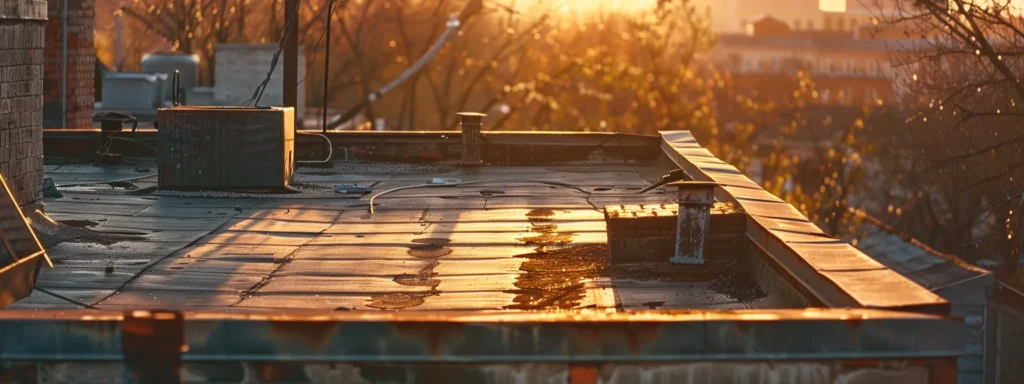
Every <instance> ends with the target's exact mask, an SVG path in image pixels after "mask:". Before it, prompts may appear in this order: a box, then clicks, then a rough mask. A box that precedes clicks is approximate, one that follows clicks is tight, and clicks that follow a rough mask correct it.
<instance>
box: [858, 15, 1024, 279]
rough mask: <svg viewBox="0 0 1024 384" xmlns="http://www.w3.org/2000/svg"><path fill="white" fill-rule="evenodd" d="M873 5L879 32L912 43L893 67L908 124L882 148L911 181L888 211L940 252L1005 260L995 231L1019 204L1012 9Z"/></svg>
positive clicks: (1023, 23)
mask: <svg viewBox="0 0 1024 384" xmlns="http://www.w3.org/2000/svg"><path fill="white" fill-rule="evenodd" d="M877 5H878V7H877V9H878V10H879V12H878V18H879V20H880V21H881V23H880V30H881V31H890V32H891V31H896V32H902V33H903V34H904V35H906V36H908V37H911V38H913V43H910V44H904V45H901V46H898V47H895V48H897V53H896V54H895V55H894V57H893V63H894V66H895V67H896V68H897V69H898V71H899V74H900V83H899V85H900V86H901V88H902V89H903V92H904V93H903V94H904V96H905V97H904V104H905V107H906V108H907V109H908V110H909V111H911V115H912V117H911V118H910V119H909V120H908V121H907V124H906V126H905V127H902V130H903V131H904V132H906V135H904V137H903V140H897V141H893V142H892V143H891V146H892V147H891V149H892V150H893V151H892V153H896V154H899V155H900V157H901V158H899V159H894V161H892V162H891V164H897V165H900V167H898V168H897V169H896V170H895V171H894V173H896V174H897V177H902V178H905V179H907V180H914V181H913V183H902V184H901V186H900V187H901V189H902V190H900V191H899V193H895V194H894V195H898V200H902V201H901V202H898V203H897V204H896V207H897V208H896V210H899V211H903V212H907V216H906V217H905V218H904V219H903V220H902V221H903V222H904V223H907V224H909V223H915V224H918V225H922V224H923V225H927V226H928V228H929V230H928V231H930V232H931V233H932V235H935V236H938V237H939V239H936V242H939V243H945V244H941V245H939V246H938V247H939V248H940V249H942V250H944V251H946V252H954V253H958V254H960V255H964V254H969V253H980V255H978V256H986V255H987V256H990V257H997V258H1007V257H1008V256H1009V255H1012V254H1013V252H1014V251H1012V249H1013V245H1012V241H1010V240H1009V239H1010V238H1012V233H1010V232H1009V230H1010V228H1009V226H1006V225H1002V224H1003V223H1006V222H1009V219H1010V211H1011V210H1012V209H1013V208H1014V206H1015V204H1017V203H1018V202H1019V201H1020V198H1021V196H1022V195H1024V180H1022V179H1024V106H1022V105H1021V104H1022V103H1024V84H1021V81H1020V74H1021V73H1022V71H1024V49H1021V47H1022V46H1024V19H1022V18H1021V11H1022V9H1021V8H1020V7H1019V6H1018V5H1016V4H1015V3H1012V2H1011V1H1010V0H985V1H974V0H942V1H938V0H934V1H926V0H919V1H915V2H884V4H882V3H878V4H877ZM883 5H884V6H883ZM911 165H912V166H911ZM923 175H924V176H923ZM979 232H981V233H983V236H979V235H978V233H979ZM1004 261H1007V262H1008V264H1013V263H1012V262H1011V260H1008V259H1004Z"/></svg>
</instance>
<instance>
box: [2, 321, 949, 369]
mask: <svg viewBox="0 0 1024 384" xmlns="http://www.w3.org/2000/svg"><path fill="white" fill-rule="evenodd" d="M964 337H966V329H965V327H964V325H963V324H962V323H961V322H958V321H957V320H956V319H954V318H950V317H944V316H937V315H926V314H919V313H906V312H895V311H882V310H872V309H824V308H808V309H792V310H771V311H758V310H744V311H659V312H633V313H621V312H619V313H614V312H600V311H583V312H572V313H567V312H561V313H554V312H547V313H509V312H474V313H466V312H368V313H355V312H351V313H317V312H288V313H282V314H269V315H264V314H231V313H199V312H186V313H177V312H158V311H153V312H150V311H129V312H123V313H122V312H112V311H60V312H58V311H43V312H39V311H0V360H4V361H55V360H62V361H68V360H77V361H121V360H123V359H129V358H132V356H133V355H145V354H147V353H150V354H152V353H165V354H166V353H170V354H172V355H178V356H180V358H181V360H182V361H196V362H203V361H333V362H405V363H433V362H457V363H482V362H488V363H500V362H540V361H543V362H593V363H598V362H657V361H694V360H701V361H709V360H710V361H748V360H755V361H756V360H806V359H815V360H820V359H861V358H871V359H908V358H951V357H956V356H959V355H961V354H963V339H964Z"/></svg>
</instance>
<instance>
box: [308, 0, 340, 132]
mask: <svg viewBox="0 0 1024 384" xmlns="http://www.w3.org/2000/svg"><path fill="white" fill-rule="evenodd" d="M333 10H334V0H328V1H327V30H326V31H324V34H325V35H326V36H325V37H326V38H327V41H326V44H325V45H324V94H323V98H324V110H323V111H321V112H323V120H324V121H323V125H321V127H322V128H323V133H324V134H327V83H328V82H329V80H330V79H331V24H332V23H331V22H332V21H333V20H331V14H332V11H333ZM306 76H309V74H308V73H307V74H306Z"/></svg>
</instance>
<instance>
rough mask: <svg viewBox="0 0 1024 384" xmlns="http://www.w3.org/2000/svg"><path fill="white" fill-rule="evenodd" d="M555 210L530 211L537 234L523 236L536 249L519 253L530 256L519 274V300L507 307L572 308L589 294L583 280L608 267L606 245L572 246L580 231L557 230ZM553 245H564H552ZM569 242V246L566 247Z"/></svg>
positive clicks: (529, 217)
mask: <svg viewBox="0 0 1024 384" xmlns="http://www.w3.org/2000/svg"><path fill="white" fill-rule="evenodd" d="M554 215H555V213H554V211H551V210H549V209H535V210H532V211H530V212H528V213H527V214H526V217H527V218H528V219H529V220H530V225H531V229H530V231H531V232H533V233H535V234H536V235H532V236H525V237H522V238H520V239H519V241H521V242H523V244H524V245H534V246H537V248H536V250H535V251H534V252H533V253H528V254H523V255H518V256H516V257H523V258H526V259H527V260H526V261H524V262H523V264H522V265H521V266H520V267H519V269H520V270H521V271H523V272H525V273H523V274H520V275H519V276H518V277H516V282H515V286H516V288H518V289H516V290H514V291H512V292H510V293H514V294H515V295H516V297H515V298H514V299H513V301H514V302H515V304H513V305H510V306H508V307H506V308H507V309H523V310H533V309H571V308H574V307H576V306H578V305H579V304H580V302H581V301H582V300H583V297H584V296H585V295H586V288H585V287H584V284H583V280H584V279H590V278H594V277H597V276H599V275H600V274H601V272H602V271H604V269H605V256H606V255H607V254H608V247H607V246H605V245H588V246H568V245H569V244H571V243H572V238H573V237H574V236H575V235H576V234H575V233H572V232H557V230H558V226H557V225H555V224H553V223H551V217H552V216H554ZM549 246H560V247H562V248H558V249H548V248H549ZM564 246H567V247H564Z"/></svg>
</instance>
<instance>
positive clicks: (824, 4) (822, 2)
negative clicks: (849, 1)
mask: <svg viewBox="0 0 1024 384" xmlns="http://www.w3.org/2000/svg"><path fill="white" fill-rule="evenodd" d="M818 9H819V10H821V11H822V12H846V0H818Z"/></svg>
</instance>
